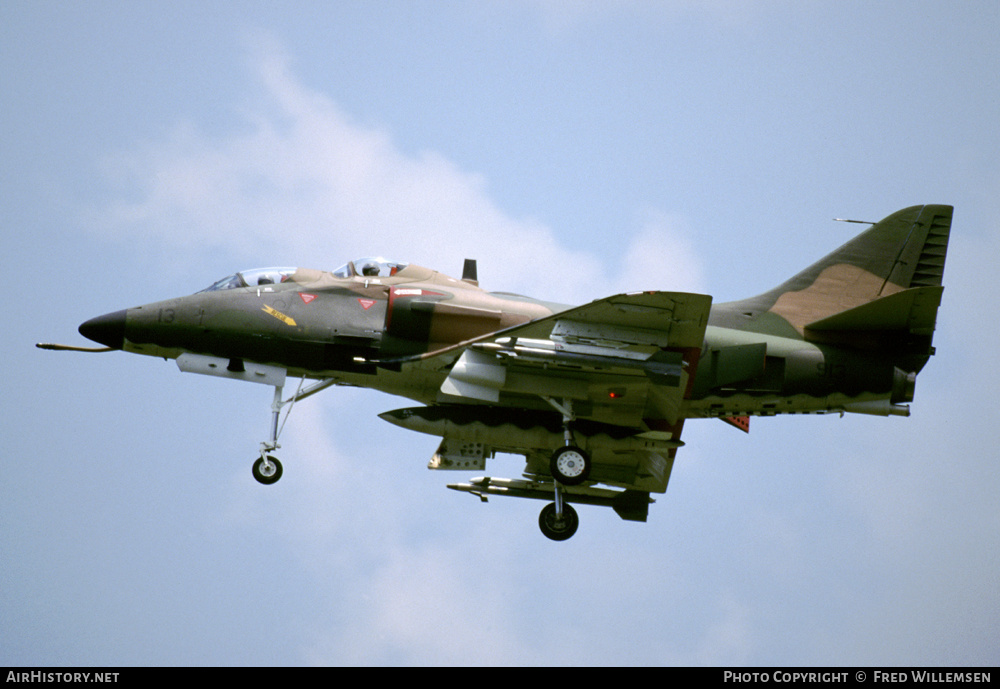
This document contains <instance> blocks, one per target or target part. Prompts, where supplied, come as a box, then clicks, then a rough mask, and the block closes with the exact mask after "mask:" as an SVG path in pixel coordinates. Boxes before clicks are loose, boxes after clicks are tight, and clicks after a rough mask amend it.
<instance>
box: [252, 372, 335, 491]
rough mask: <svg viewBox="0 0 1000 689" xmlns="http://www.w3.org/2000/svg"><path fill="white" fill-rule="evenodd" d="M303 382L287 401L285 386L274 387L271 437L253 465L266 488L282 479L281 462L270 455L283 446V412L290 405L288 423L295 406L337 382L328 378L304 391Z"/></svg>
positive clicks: (265, 442) (254, 473) (254, 475)
mask: <svg viewBox="0 0 1000 689" xmlns="http://www.w3.org/2000/svg"><path fill="white" fill-rule="evenodd" d="M303 382H305V381H304V379H303V381H301V382H299V388H298V390H296V391H295V394H294V395H293V396H292V397H291V398H289V399H287V400H282V399H281V394H282V391H283V390H284V386H283V385H275V386H274V400H273V401H272V402H271V435H270V438H269V439H268V440H265V441H264V442H262V443H261V444H260V457H259V458H258V459H257V461H255V462H254V463H253V469H252V472H253V477H254V478H255V479H256V480H257V481H258V482H259V483H263V484H264V485H266V486H269V485H271V484H272V483H276V482H277V481H278V479H280V478H281V473H282V468H281V462H279V461H278V458H277V457H274V456H273V455H270V454H268V453H269V452H273V451H274V450H277V449H278V448H279V447H281V445H279V444H278V434H279V433H281V429H282V428H284V423H282V424H281V425H280V426H279V423H278V422H279V420H280V418H281V410H282V409H283V408H284V407H285V405H288V411H287V412H286V413H285V421H288V415H289V414H291V413H292V405H294V404H295V403H296V402H297V401H298V400H301V399H305V398H306V397H309V396H310V395H315V394H316V393H317V392H319V391H320V390H325V389H326V388H328V387H330V386H331V385H334V384H335V383H336V382H337V381H336V380H335V379H333V378H327V379H325V380H321V381H319V382H316V383H313V384H312V385H310V386H308V387H307V388H305V389H304V390H303V389H302V383H303Z"/></svg>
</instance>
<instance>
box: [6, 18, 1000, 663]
mask: <svg viewBox="0 0 1000 689" xmlns="http://www.w3.org/2000/svg"><path fill="white" fill-rule="evenodd" d="M998 31H1000V4H997V3H996V2H994V1H992V0H988V1H978V0H969V1H968V2H962V3H943V2H924V1H921V0H914V1H912V2H879V3H870V2H852V1H844V0H829V1H827V0H815V1H812V2H806V3H803V2H792V1H791V0H788V1H786V0H761V1H746V2H738V1H736V0H708V1H704V2H695V1H693V0H691V1H688V0H663V1H662V2H653V1H646V0H634V1H627V0H625V1H621V0H620V1H617V2H611V1H604V0H579V1H577V2H569V1H568V0H505V1H504V2H499V1H492V0H479V1H475V2H471V1H470V2H452V1H448V0H433V1H431V0H427V1H402V0H387V1H386V2H362V1H348V0H338V1H337V2H306V1H304V0H303V1H299V0H293V1H292V2H281V3H277V2H268V1H259V2H251V1H244V2H218V1H211V0H209V1H205V0H198V1H197V2H188V1H185V0H178V1H177V2H171V3H159V2H146V1H142V2H129V3H119V2H105V1H100V0H89V1H87V2H75V3H66V2H57V1H50V0H31V1H27V0H7V1H6V2H3V3H0V153H2V155H0V199H2V200H0V247H2V251H0V267H2V270H3V275H4V276H6V278H7V280H6V283H5V284H6V290H5V296H4V312H5V314H6V315H5V322H6V324H7V325H6V326H5V329H4V330H5V332H6V335H5V336H4V337H3V338H2V339H0V347H2V355H0V367H2V371H3V389H4V392H5V394H4V395H3V396H2V401H0V405H2V407H0V409H2V416H0V418H2V419H3V430H4V446H5V452H4V458H5V461H4V465H3V466H4V478H5V480H4V481H3V483H2V485H0V665H6V666H28V665H30V666H36V665H41V666H87V665H93V666H111V667H118V666H148V665H163V666H173V665H211V666H217V665H224V666H246V665H254V666H257V665H260V666H271V665H321V666H323V665H334V666H341V665H471V666H481V665H565V666H578V665H662V666H671V665H684V666H687V665H694V666H699V665H706V666H758V665H763V666H771V665H778V666H785V665H795V666H799V665H837V666H855V665H865V666H897V665H920V666H925V665H926V666H956V665H987V666H989V665H996V664H997V663H998V661H1000V641H998V639H1000V587H998V586H997V572H998V571H1000V511H998V510H997V507H996V497H995V496H996V494H997V490H998V488H1000V463H998V462H997V461H996V460H997V450H996V442H995V426H996V422H997V411H996V408H995V405H994V404H993V402H994V401H995V399H996V391H997V389H998V387H1000V365H998V363H997V358H996V352H995V349H996V348H995V346H994V343H995V341H996V339H997V337H998V336H1000V326H998V325H997V320H996V316H997V308H996V304H997V303H998V300H1000V286H998V283H997V280H996V277H997V271H996V265H995V262H996V257H997V256H998V255H1000V231H998V229H1000V165H998V162H997V161H998V160H1000V128H998V127H997V122H998V121H1000V85H998V84H997V81H996V74H997V69H998V67H1000V44H998V43H997V41H996V40H995V37H996V34H997V33H998ZM924 203H944V204H951V205H954V206H955V216H954V223H953V231H952V238H951V244H950V248H949V255H948V264H947V267H946V270H945V278H944V284H945V292H944V297H943V301H942V305H941V309H940V312H939V318H938V329H937V332H936V335H935V342H934V344H935V346H936V348H937V355H936V356H935V357H933V358H932V359H931V361H930V362H929V364H928V365H927V367H926V368H925V369H924V371H923V372H922V373H921V375H920V377H919V379H918V382H917V389H916V400H915V402H914V403H913V404H912V415H911V416H910V417H909V418H900V417H890V418H880V417H867V416H862V415H847V416H845V417H844V418H840V417H838V416H836V415H830V416H811V417H779V418H773V419H753V420H752V421H751V432H750V434H749V435H744V434H742V433H740V432H738V431H736V430H734V429H732V428H731V427H729V426H728V425H726V424H723V423H719V422H717V421H714V420H698V421H692V422H689V423H688V424H687V425H686V427H685V429H684V440H685V442H686V446H685V447H684V448H683V449H682V450H681V451H680V452H679V453H678V458H677V462H676V464H675V466H674V470H673V474H672V478H671V483H670V486H669V489H668V491H667V493H666V494H665V495H660V496H656V504H655V505H653V506H652V507H651V509H650V515H649V521H648V522H647V523H645V524H642V523H633V522H625V521H622V520H620V519H618V517H617V516H616V515H615V514H614V513H613V512H612V511H610V510H607V509H603V508H598V507H587V506H581V507H580V508H579V509H578V511H579V514H580V519H581V525H580V528H579V531H578V532H577V534H576V535H575V536H574V537H573V538H572V539H571V540H569V541H566V542H563V543H555V542H552V541H549V540H548V539H546V538H545V537H544V536H542V534H541V533H540V532H539V530H538V526H537V514H538V510H539V509H540V508H541V506H542V504H543V503H541V502H538V501H528V500H513V499H510V500H505V499H502V498H493V499H491V500H490V501H489V503H487V504H482V503H480V502H479V501H478V500H477V499H476V498H475V497H472V496H467V495H463V494H459V493H456V492H453V491H449V490H447V489H446V488H445V485H446V484H447V483H452V482H459V481H465V480H467V479H468V478H471V475H468V474H464V473H454V472H434V471H428V470H427V469H426V468H425V466H426V462H427V460H428V459H429V458H430V456H431V455H432V454H433V452H434V450H435V449H436V447H437V440H438V439H437V438H434V437H431V436H425V435H419V434H415V433H411V432H408V431H405V430H403V429H400V428H397V427H395V426H391V425H390V424H387V423H385V422H384V421H382V420H380V419H379V418H378V416H377V415H378V413H380V412H382V411H387V410H390V409H395V408H399V407H403V406H412V403H411V402H408V401H406V400H402V399H399V398H392V397H389V396H385V395H383V394H381V393H378V392H375V391H370V390H363V389H355V388H334V389H330V390H327V391H326V392H324V393H323V394H322V395H317V396H315V397H312V398H310V399H309V400H307V401H303V402H302V403H301V404H298V405H296V406H295V408H294V410H293V412H292V414H291V416H290V418H289V420H288V422H287V425H286V426H285V427H284V430H283V433H282V436H281V444H282V449H281V451H280V452H279V453H278V454H279V457H280V458H281V459H282V462H283V464H284V476H283V478H282V480H281V481H280V482H279V483H277V484H275V485H273V486H269V487H265V486H261V485H259V484H257V483H256V482H255V481H254V480H253V478H252V477H251V473H250V466H251V463H252V460H253V459H254V457H255V455H256V453H257V451H258V444H259V443H260V441H262V440H264V439H265V438H266V435H267V432H268V423H269V418H270V410H269V407H270V401H271V391H270V390H268V389H267V388H266V387H264V386H250V385H244V384H242V383H238V382H234V381H228V380H218V379H213V378H206V377H201V376H196V375H191V374H182V373H180V372H179V371H178V370H177V368H176V366H175V365H174V363H173V362H165V361H163V360H158V359H153V358H149V357H141V356H136V355H131V354H125V353H122V352H113V353H106V354H99V355H98V354H81V353H70V352H66V353H60V352H51V351H42V350H39V349H36V348H35V347H34V344H35V343H36V342H52V341H54V342H61V343H66V344H78V345H85V344H89V343H88V342H86V341H85V340H84V339H83V338H82V337H81V336H80V335H79V334H78V333H77V332H76V328H77V327H78V325H79V324H80V323H81V322H83V321H85V320H87V319H89V318H91V317H94V316H97V315H100V314H104V313H108V312H111V311H117V310H119V309H123V308H126V307H131V306H137V305H140V304H145V303H149V302H153V301H157V300H161V299H165V298H169V297H173V296H180V295H185V294H190V293H193V292H195V291H197V290H199V289H202V288H204V287H206V286H208V285H209V284H211V283H212V282H214V281H215V280H217V279H219V278H221V277H223V276H225V275H228V274H231V273H233V272H235V271H237V270H241V269H246V268H253V267H261V266H272V265H298V266H304V267H312V268H320V269H326V270H332V269H334V268H336V267H338V266H339V265H341V264H343V263H344V262H346V261H347V260H349V259H352V258H356V257H358V256H364V255H384V256H386V257H388V258H391V259H394V260H398V261H404V262H412V263H417V264H419V265H425V266H429V267H433V268H436V269H439V270H441V271H443V272H445V273H446V274H451V275H461V270H462V261H463V259H464V258H466V257H470V258H476V259H478V265H479V279H480V283H481V285H482V286H483V287H484V288H486V289H489V290H497V291H513V292H519V293H523V294H529V295H531V296H534V297H537V298H540V299H545V300H549V301H556V302H562V303H584V302H587V301H590V300H592V299H597V298H600V297H604V296H607V295H609V294H613V293H616V292H620V291H623V290H634V289H666V290H685V291H693V292H703V293H706V294H711V295H713V298H714V299H715V300H716V301H727V300H732V299H738V298H742V297H747V296H752V295H754V294H758V293H760V292H762V291H765V290H766V289H769V288H770V287H772V286H774V285H777V284H778V283H780V282H782V281H783V280H784V279H786V278H788V277H790V276H791V275H793V274H795V273H797V272H798V271H799V270H800V269H801V268H803V267H805V266H807V265H809V264H810V263H812V262H813V261H814V260H816V259H818V258H820V257H822V256H824V255H825V254H827V253H828V252H829V251H831V250H833V249H834V248H836V247H837V246H839V245H840V244H842V243H844V242H846V241H847V240H848V239H850V238H851V237H852V236H853V235H854V233H855V232H857V231H858V230H859V229H861V226H858V225H851V224H845V223H837V222H833V221H832V219H833V218H852V219H859V220H869V221H874V220H878V219H880V218H882V217H885V216H887V215H889V214H890V213H892V212H894V211H896V210H898V209H900V208H904V207H907V206H911V205H915V204H924ZM17 276H20V277H17ZM15 278H16V279H15ZM522 468H523V464H522V462H521V461H520V460H519V459H518V458H517V457H514V456H510V455H501V456H498V457H497V458H496V459H494V460H491V461H490V463H488V465H487V472H486V473H487V474H489V475H493V476H505V477H512V478H517V477H518V476H519V475H520V472H521V470H522Z"/></svg>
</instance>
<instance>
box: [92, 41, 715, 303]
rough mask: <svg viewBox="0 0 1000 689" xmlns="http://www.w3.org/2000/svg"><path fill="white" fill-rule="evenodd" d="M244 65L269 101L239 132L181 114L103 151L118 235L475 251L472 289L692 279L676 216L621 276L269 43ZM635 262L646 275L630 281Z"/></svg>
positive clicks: (437, 261)
mask: <svg viewBox="0 0 1000 689" xmlns="http://www.w3.org/2000/svg"><path fill="white" fill-rule="evenodd" d="M256 69H257V75H258V77H259V78H260V80H261V83H262V84H263V86H264V92H265V94H266V97H267V98H266V102H265V103H261V104H259V105H258V106H257V107H256V109H254V110H253V111H252V112H251V113H250V114H249V115H247V118H246V120H247V121H246V123H245V125H246V126H244V127H243V128H242V129H241V130H239V131H234V132H231V133H228V134H225V135H220V136H214V137H212V136H207V135H205V134H203V133H200V132H199V131H198V130H197V128H196V127H195V126H194V125H191V124H183V125H181V126H178V127H177V128H176V130H175V131H174V132H173V133H172V134H171V135H170V136H169V137H168V138H167V139H166V140H165V141H161V142H155V143H150V144H147V145H146V146H144V147H142V148H141V149H140V150H137V151H133V152H131V153H126V154H122V155H119V156H118V157H116V158H114V159H112V160H109V161H108V167H109V168H110V169H114V170H115V171H116V172H117V174H118V175H119V176H121V178H122V181H127V182H128V183H130V184H131V185H134V186H135V187H136V189H135V190H133V191H132V193H129V194H128V196H129V199H130V200H128V201H125V200H123V201H120V202H118V203H116V204H115V205H114V206H113V207H112V208H111V209H110V211H109V214H110V215H111V217H112V218H113V220H112V226H113V227H114V228H115V230H116V231H118V232H122V233H134V232H141V233H144V234H145V235H146V236H147V237H156V238H159V239H161V240H163V241H167V242H171V243H175V244H179V245H183V246H185V247H188V248H190V247H201V248H205V249H209V248H228V249H229V250H231V251H232V252H233V253H235V254H236V255H237V258H243V259H245V260H255V261H260V260H262V259H261V256H262V255H263V256H265V257H268V256H273V257H274V259H273V260H274V262H275V263H281V264H289V263H293V264H294V263H297V264H299V265H306V266H309V267H317V268H325V269H332V268H335V267H337V265H339V264H340V263H342V262H344V261H346V260H349V259H350V258H354V257H355V256H360V255H378V254H382V255H386V256H390V257H394V258H397V259H398V260H404V261H410V262H414V263H419V264H422V265H427V266H428V267H432V268H436V269H439V270H443V271H444V272H446V273H451V274H455V273H458V272H459V271H460V270H461V266H462V262H463V260H464V259H465V258H466V257H477V258H478V259H479V260H480V262H481V265H483V264H486V263H488V264H489V265H490V266H493V268H492V269H491V270H490V272H491V273H492V274H494V275H502V276H503V284H496V285H484V286H486V287H488V288H491V289H500V290H513V291H520V292H524V293H527V294H531V295H532V296H537V297H540V298H543V299H551V300H554V301H566V302H577V301H586V300H589V299H593V298H598V297H600V296H605V295H606V294H608V293H609V292H610V291H614V290H615V288H616V286H621V285H624V284H629V285H631V287H630V288H632V289H640V288H641V289H649V288H651V287H657V288H659V287H662V284H661V281H662V280H663V279H664V278H665V277H667V278H669V276H670V275H671V273H670V271H671V268H670V267H669V266H671V265H680V266H684V268H683V269H684V270H686V271H689V272H687V273H686V274H683V277H684V278H685V279H695V280H696V279H697V275H698V274H699V273H698V269H697V268H696V267H695V268H694V269H692V268H690V266H692V265H694V266H697V265H698V261H697V258H696V257H695V256H694V252H693V251H692V249H691V246H690V244H688V243H686V242H685V241H683V239H681V238H680V236H679V234H678V232H677V230H676V229H675V228H676V227H683V222H682V221H679V220H678V219H676V218H671V217H669V216H666V215H662V214H657V212H655V211H652V212H650V213H649V214H648V219H647V221H646V224H645V226H644V227H643V228H642V229H641V231H640V232H639V233H638V235H637V236H636V238H635V239H634V240H633V242H632V244H631V248H630V249H628V250H627V256H628V259H627V260H626V261H625V263H624V266H623V268H622V270H623V271H624V273H625V274H624V275H623V274H622V273H621V272H616V271H615V270H614V269H613V268H612V267H610V266H608V265H606V262H604V261H602V260H601V259H600V258H599V257H598V256H596V255H594V254H593V253H592V252H588V251H586V250H582V249H577V248H572V247H569V246H567V245H565V244H564V243H563V242H562V241H561V240H560V239H559V238H558V237H557V236H556V234H555V232H554V231H553V230H552V228H550V227H547V226H545V225H543V224H541V223H539V222H537V221H535V220H533V219H530V218H526V219H518V218H512V217H510V216H508V215H507V214H505V213H504V212H503V211H502V210H501V209H500V208H498V207H497V206H496V204H495V203H494V202H493V200H492V199H491V198H490V196H489V193H488V188H487V182H486V179H485V178H484V177H483V175H481V174H477V173H473V172H468V171H465V170H462V169H460V168H459V167H458V166H457V165H456V164H455V163H453V162H452V161H450V160H448V159H446V158H445V157H443V156H442V155H440V154H438V153H436V152H433V151H424V152H422V153H420V154H418V155H408V154H406V153H404V152H402V151H401V150H400V149H399V147H398V146H396V145H395V144H394V142H393V140H392V137H391V136H390V134H389V133H387V132H385V131H383V130H380V129H378V128H375V127H370V126H365V125H362V124H359V123H356V122H354V121H352V120H351V118H350V117H349V116H348V115H347V114H346V113H344V112H343V111H342V110H341V109H340V108H339V107H338V106H337V104H336V103H335V102H334V101H333V100H331V99H330V98H328V97H326V96H325V95H323V94H320V93H318V92H316V91H313V90H311V89H309V88H308V87H306V86H304V85H303V84H301V83H300V82H299V81H298V80H297V78H296V77H295V75H294V74H293V73H292V72H291V70H290V67H289V63H288V60H287V59H286V58H285V57H283V55H282V54H280V53H279V52H278V51H275V50H274V49H268V50H267V51H265V52H263V53H262V56H261V57H260V58H259V59H258V61H257V64H256ZM626 241H628V239H627V238H626ZM671 247H672V248H671ZM497 266H499V268H497ZM636 266H638V268H639V270H640V271H641V272H642V273H646V275H645V279H636V270H635V268H636ZM241 267H245V266H241ZM609 276H610V277H609ZM668 281H669V282H670V284H673V283H674V282H675V281H676V280H675V279H673V278H670V279H669V280H668Z"/></svg>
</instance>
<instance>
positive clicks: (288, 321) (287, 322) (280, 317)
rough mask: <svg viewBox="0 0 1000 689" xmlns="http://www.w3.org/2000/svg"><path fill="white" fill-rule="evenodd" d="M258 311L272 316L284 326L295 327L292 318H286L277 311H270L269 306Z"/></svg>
mask: <svg viewBox="0 0 1000 689" xmlns="http://www.w3.org/2000/svg"><path fill="white" fill-rule="evenodd" d="M260 310H261V311H263V312H265V313H267V314H269V315H271V316H274V317H275V318H277V319H278V320H279V321H281V322H282V323H284V324H285V325H291V326H295V325H297V323H296V322H295V319H294V318H292V317H291V316H286V315H285V314H283V313H281V311H278V310H277V309H272V308H271V307H270V306H262V307H261V308H260Z"/></svg>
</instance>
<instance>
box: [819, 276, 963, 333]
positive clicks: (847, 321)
mask: <svg viewBox="0 0 1000 689" xmlns="http://www.w3.org/2000/svg"><path fill="white" fill-rule="evenodd" d="M943 291H944V287H913V288H910V289H906V290H903V291H902V292H896V293H895V294H890V295H889V296H887V297H881V298H879V299H876V300H874V301H870V302H868V303H866V304H862V305H861V306H855V307H854V308H852V309H847V310H846V311H841V312H840V313H837V314H834V315H832V316H829V317H827V318H823V319H820V320H818V321H815V322H814V323H810V324H809V325H807V326H806V327H805V329H806V330H807V331H814V332H821V331H835V330H841V331H845V330H849V331H885V330H903V331H908V332H910V333H913V334H915V335H930V334H932V333H933V332H934V323H935V321H936V320H937V310H938V306H939V305H940V304H941V293H942V292H943Z"/></svg>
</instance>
